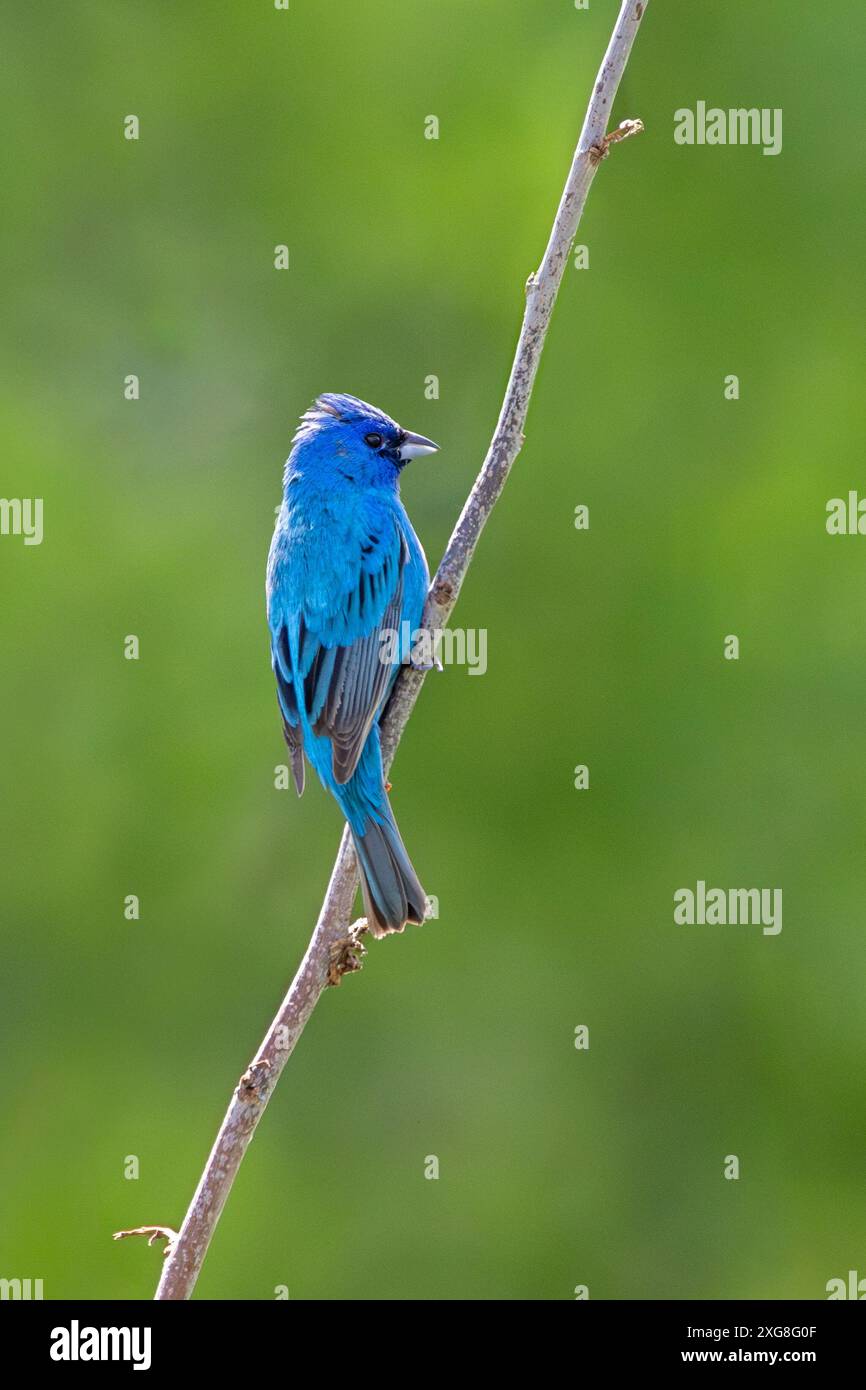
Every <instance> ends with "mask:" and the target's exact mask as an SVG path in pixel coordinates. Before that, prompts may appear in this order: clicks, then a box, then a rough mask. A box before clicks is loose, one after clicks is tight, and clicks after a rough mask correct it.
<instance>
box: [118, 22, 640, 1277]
mask: <svg viewBox="0 0 866 1390" xmlns="http://www.w3.org/2000/svg"><path fill="white" fill-rule="evenodd" d="M646 4H647V0H625V2H624V3H623V5H622V7H621V9H620V12H619V18H618V19H617V23H616V28H615V29H614V32H613V36H612V38H611V40H610V43H609V45H608V49H607V52H606V53H605V55H604V60H603V62H602V65H601V67H600V69H599V72H598V76H597V78H596V81H595V86H594V88H593V92H592V97H591V98H590V102H589V107H588V109H587V112H586V118H585V120H584V123H583V129H582V131H581V134H580V139H579V140H578V144H577V149H576V150H575V153H574V158H573V161H572V165H571V169H570V171H569V175H568V178H567V180H566V183H565V188H564V190H563V193H562V198H561V200H560V203H559V207H558V209H557V213H556V217H555V219H554V223H553V228H552V230H551V233H550V240H549V241H548V243H547V249H546V251H545V253H544V257H543V259H542V262H541V265H540V266H539V268H538V270H537V271H536V272H535V273H534V274H533V275H531V276H530V277H529V280H528V281H527V285H526V308H525V312H524V316H523V325H522V328H521V330H520V337H519V340H518V344H517V350H516V352H515V356H514V363H513V365H512V368H511V376H510V377H509V381H508V386H507V388H506V392H505V398H504V400H503V402H502V409H501V411H500V413H499V420H498V422H497V425H496V430H495V432H494V435H493V438H492V440H491V442H490V447H489V448H488V450H487V456H486V458H485V459H484V463H483V465H482V467H481V471H480V472H479V474H478V477H477V478H476V480H475V484H474V486H473V488H472V491H471V492H470V494H469V497H468V498H467V500H466V504H465V506H464V508H463V511H462V512H461V514H460V517H459V519H458V521H457V525H456V526H455V528H454V531H453V533H452V536H451V539H450V541H449V542H448V546H447V548H446V550H445V554H444V555H443V557H442V563H441V564H440V566H439V568H438V570H437V571H436V574H435V576H434V579H433V582H432V584H431V585H430V591H429V593H428V596H427V602H426V605H425V609H424V618H423V622H424V624H425V626H426V627H428V628H442V627H444V626H445V625H446V623H447V621H448V618H449V616H450V614H451V611H452V609H453V607H454V605H455V603H456V602H457V596H458V594H459V593H460V588H461V585H462V583H463V580H464V578H465V576H466V571H467V570H468V568H469V564H470V561H471V559H472V556H473V553H474V551H475V547H476V545H477V544H478V539H479V537H480V535H481V532H482V530H483V528H484V526H485V524H486V522H487V519H488V517H489V516H490V513H491V512H492V510H493V507H494V506H495V504H496V501H497V499H498V498H499V495H500V493H501V492H502V489H503V487H504V485H505V481H506V479H507V477H508V474H509V472H510V470H511V467H512V465H513V463H514V460H515V459H516V457H517V455H518V453H519V452H520V448H521V445H522V444H523V427H524V424H525V422H526V413H527V410H528V408H529V398H530V396H531V394H532V387H533V383H534V381H535V374H536V371H537V369H538V363H539V359H540V357H541V352H542V348H543V347H544V340H545V336H546V334H547V329H548V325H549V323H550V317H551V314H552V312H553V306H554V304H555V302H556V295H557V292H558V290H559V286H560V283H561V281H562V277H563V273H564V271H565V267H566V265H567V264H568V259H569V256H570V253H571V247H572V243H573V242H574V237H575V233H576V232H577V227H578V223H579V221H580V218H581V214H582V212H583V208H584V204H585V202H586V196H587V193H588V192H589V187H590V184H591V183H592V180H593V178H594V177H595V173H596V170H597V168H598V166H599V164H600V162H601V160H602V159H604V158H606V156H607V154H608V153H609V150H610V148H611V146H612V145H614V144H616V143H619V142H620V141H621V140H624V139H626V138H627V137H628V136H630V135H633V134H636V133H637V131H638V130H640V129H643V127H642V125H641V123H640V122H639V121H625V122H623V123H622V125H620V126H619V127H617V129H615V130H613V131H611V132H610V133H609V134H607V135H606V134H605V131H606V127H607V122H608V119H609V117H610V112H611V108H612V106H613V101H614V97H615V95H616V91H617V88H618V86H619V82H620V78H621V77H622V74H623V70H624V68H625V65H626V62H627V60H628V56H629V53H630V52H631V47H632V44H633V42H634V38H635V35H636V33H637V29H638V26H639V24H640V21H641V19H642V17H643V14H644V11H645V9H646ZM425 674H426V673H425V672H424V671H419V670H416V669H414V668H413V667H409V666H407V667H405V668H404V669H403V670H402V671H401V673H400V676H399V678H398V680H397V682H396V684H395V686H394V692H393V694H392V696H391V699H390V701H389V704H388V708H387V710H386V712H385V717H384V719H383V723H382V746H383V755H384V760H385V769H386V771H387V769H388V768H389V767H390V765H391V761H392V759H393V757H394V752H395V750H396V748H397V744H398V743H399V741H400V737H401V735H402V733H403V730H404V728H405V726H406V721H407V720H408V718H409V715H410V714H411V712H412V709H413V707H414V705H415V701H416V700H417V698H418V693H419V691H420V689H421V686H422V684H423V681H424V676H425ZM356 886H357V873H356V863H355V852H354V849H353V847H352V842H351V838H350V836H349V833H348V829H345V830H344V832H343V839H342V842H341V845H340V851H339V854H338V855H337V860H336V863H335V864H334V869H333V873H332V874H331V881H330V883H329V884H328V891H327V893H326V895H325V901H324V903H323V904H322V910H321V912H320V914H319V920H318V922H317V923H316V928H315V931H314V932H313V935H312V938H311V940H310V944H309V946H308V947H307V952H306V955H305V956H304V959H303V960H302V961H301V965H300V968H299V969H298V972H297V974H296V975H295V978H294V980H293V981H292V984H291V986H290V988H289V992H288V994H287V995H286V997H285V999H284V1000H283V1003H282V1004H281V1005H280V1008H279V1011H278V1013H277V1015H276V1017H275V1019H274V1021H273V1023H272V1024H271V1026H270V1028H269V1029H268V1032H267V1035H266V1037H265V1039H264V1041H263V1042H262V1045H261V1047H260V1048H259V1051H258V1053H257V1054H256V1057H255V1059H254V1060H253V1062H252V1063H251V1064H250V1066H249V1068H248V1069H247V1071H246V1072H245V1073H244V1075H243V1076H242V1077H241V1079H240V1081H239V1083H238V1085H237V1087H236V1089H235V1092H234V1096H233V1097H232V1101H231V1104H230V1105H229V1108H228V1111H227V1112H226V1116H225V1119H224V1120H223V1123H222V1126H221V1128H220V1131H219V1133H218V1135H217V1137H216V1141H215V1143H214V1146H213V1148H212V1150H211V1153H210V1157H209V1158H208V1161H207V1164H206V1166H205V1169H204V1172H203V1173H202V1176H201V1179H200V1181H199V1184H198V1187H197V1188H196V1191H195V1194H194V1196H193V1199H192V1202H191V1204H190V1207H189V1210H188V1212H187V1214H186V1218H185V1220H184V1223H183V1226H182V1227H181V1230H180V1234H179V1236H178V1237H177V1239H176V1241H174V1242H173V1243H172V1244H171V1245H170V1247H169V1250H168V1251H167V1256H168V1258H167V1259H166V1261H165V1264H164V1266H163V1271H162V1278H161V1279H160V1281H159V1287H158V1289H157V1291H156V1298H157V1299H160V1300H167V1299H185V1298H189V1297H190V1295H191V1293H192V1291H193V1288H194V1286H195V1282H196V1279H197V1278H198V1274H199V1271H200V1269H201V1266H202V1262H203V1261H204V1257H205V1254H206V1253H207V1248H208V1245H209V1243H210V1239H211V1236H212V1235H213V1232H214V1229H215V1227H216V1224H217V1222H218V1220H219V1217H220V1213H221V1212H222V1209H223V1207H224V1206H225V1203H226V1200H227V1198H228V1195H229V1193H230V1191H231V1188H232V1183H233V1182H234V1179H235V1176H236V1174H237V1171H238V1168H239V1167H240V1164H241V1160H242V1159H243V1156H244V1153H245V1152H246V1149H247V1145H248V1144H249V1142H250V1139H251V1138H252V1136H253V1133H254V1132H255V1129H256V1126H257V1124H258V1122H259V1120H260V1119H261V1116H262V1113H263V1111H264V1109H265V1106H266V1105H267V1103H268V1100H269V1099H270V1096H271V1093H272V1092H273V1089H274V1086H275V1085H276V1083H277V1081H278V1080H279V1076H280V1073H281V1071H282V1069H283V1067H284V1066H285V1065H286V1062H287V1061H288V1059H289V1057H290V1056H291V1055H292V1051H293V1049H294V1047H295V1044H296V1042H297V1041H298V1038H299V1037H300V1035H301V1033H302V1032H303V1029H304V1026H305V1024H306V1022H307V1020H308V1018H309V1017H310V1014H311V1013H312V1012H313V1009H314V1008H315V1006H316V1003H317V1001H318V1000H319V998H320V996H321V995H322V993H323V991H324V990H325V988H326V987H327V986H328V985H329V984H338V983H339V981H340V979H341V978H342V976H343V975H344V974H347V973H348V972H350V971H354V970H358V969H360V965H361V959H360V958H361V956H362V955H363V946H362V944H361V941H360V935H361V931H362V930H363V921H362V922H360V923H356V924H355V925H354V926H353V927H351V928H350V926H349V923H350V921H351V912H352V904H353V902H354V898H355V889H356ZM151 1229H161V1228H147V1227H143V1228H142V1231H147V1230H151ZM119 1234H124V1233H119Z"/></svg>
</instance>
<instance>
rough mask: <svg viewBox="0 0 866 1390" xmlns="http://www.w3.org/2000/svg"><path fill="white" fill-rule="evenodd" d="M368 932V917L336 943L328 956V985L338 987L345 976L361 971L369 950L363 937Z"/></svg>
mask: <svg viewBox="0 0 866 1390" xmlns="http://www.w3.org/2000/svg"><path fill="white" fill-rule="evenodd" d="M366 930H367V919H366V917H359V918H358V920H357V922H353V924H352V926H351V927H350V928H349V931H348V934H347V935H346V936H344V937H341V938H340V940H339V941H335V942H334V943H333V944H332V946H331V948H330V951H329V955H328V984H329V985H338V984H339V983H340V981H341V980H342V978H343V976H344V975H352V974H354V972H355V971H356V970H360V969H361V967H362V963H363V958H364V956H365V955H366V954H367V948H366V946H365V945H364V943H363V941H362V940H361V937H362V936H363V935H364V933H365V931H366Z"/></svg>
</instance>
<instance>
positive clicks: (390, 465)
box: [293, 392, 439, 480]
mask: <svg viewBox="0 0 866 1390" xmlns="http://www.w3.org/2000/svg"><path fill="white" fill-rule="evenodd" d="M293 443H294V445H295V450H297V451H300V452H302V453H303V454H304V455H305V456H306V455H307V454H308V453H309V452H310V451H313V452H314V453H315V454H317V455H318V456H320V457H327V458H328V461H329V462H333V464H334V465H335V466H336V467H337V468H338V469H340V470H341V471H345V470H348V469H353V470H359V471H360V473H361V476H362V478H364V479H369V480H373V479H376V478H382V479H383V480H387V478H388V477H389V475H390V476H391V477H393V478H394V479H396V477H397V475H398V474H399V472H400V469H401V468H403V467H404V466H405V465H406V464H407V463H408V462H409V460H410V459H413V458H419V457H420V456H421V455H423V454H435V453H436V451H437V449H438V447H439V446H438V444H434V443H433V440H432V439H425V437H424V435H423V434H412V433H411V432H410V431H409V430H404V429H403V428H402V427H401V426H400V425H398V424H397V422H396V421H395V420H392V419H391V417H390V415H386V414H385V412H384V411H383V410H377V409H376V407H375V406H374V405H368V404H367V402H366V401H360V400H358V398H357V396H345V395H336V394H333V393H332V392H326V393H325V395H322V396H319V397H318V398H317V400H316V402H315V404H314V405H313V406H311V408H310V409H309V410H308V411H307V412H306V413H305V414H304V415H303V416H302V417H301V423H300V425H299V426H298V430H297V433H296V434H295V437H294V440H293ZM293 452H294V451H293ZM342 461H345V470H343V469H341V462H342ZM353 476H355V475H354V474H353Z"/></svg>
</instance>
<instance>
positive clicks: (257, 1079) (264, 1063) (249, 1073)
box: [235, 1057, 271, 1105]
mask: <svg viewBox="0 0 866 1390" xmlns="http://www.w3.org/2000/svg"><path fill="white" fill-rule="evenodd" d="M270 1073H271V1064H270V1062H269V1061H268V1059H267V1057H260V1058H259V1059H258V1060H257V1061H255V1062H251V1063H250V1065H249V1066H248V1067H247V1069H246V1071H245V1072H244V1074H243V1076H242V1077H241V1079H240V1081H239V1082H238V1085H237V1091H236V1093H235V1094H236V1095H237V1098H238V1100H239V1101H241V1102H242V1103H243V1104H244V1105H264V1103H265V1102H266V1101H267V1098H268V1095H269V1094H270Z"/></svg>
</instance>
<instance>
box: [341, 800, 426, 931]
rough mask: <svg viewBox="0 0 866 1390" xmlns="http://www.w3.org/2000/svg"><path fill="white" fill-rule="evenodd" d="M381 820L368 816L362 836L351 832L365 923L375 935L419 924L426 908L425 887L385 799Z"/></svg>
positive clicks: (422, 919)
mask: <svg viewBox="0 0 866 1390" xmlns="http://www.w3.org/2000/svg"><path fill="white" fill-rule="evenodd" d="M380 814H383V815H384V819H383V820H382V821H375V820H373V818H372V816H367V828H366V830H365V831H364V834H363V835H359V834H358V832H357V831H355V830H353V831H352V837H353V839H354V841H355V849H356V850H357V852H358V862H359V864H360V868H361V892H362V894H363V897H364V910H365V911H366V914H367V925H368V927H369V928H370V931H371V932H372V933H373V935H374V936H376V937H381V936H387V935H388V934H389V932H394V931H402V930H403V928H404V927H405V925H406V923H407V922H417V923H421V922H423V921H424V914H425V911H426V907H427V898H426V895H425V893H424V889H423V888H422V887H421V884H420V883H419V882H418V875H417V874H416V872H415V870H414V869H413V868H412V864H411V862H410V860H409V856H408V854H407V853H406V849H405V846H404V844H403V841H402V840H401V839H400V831H399V830H398V829H397V822H396V821H395V820H394V817H393V816H392V814H391V808H390V807H389V806H388V804H387V802H386V803H385V807H384V809H383V811H382V812H380Z"/></svg>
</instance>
